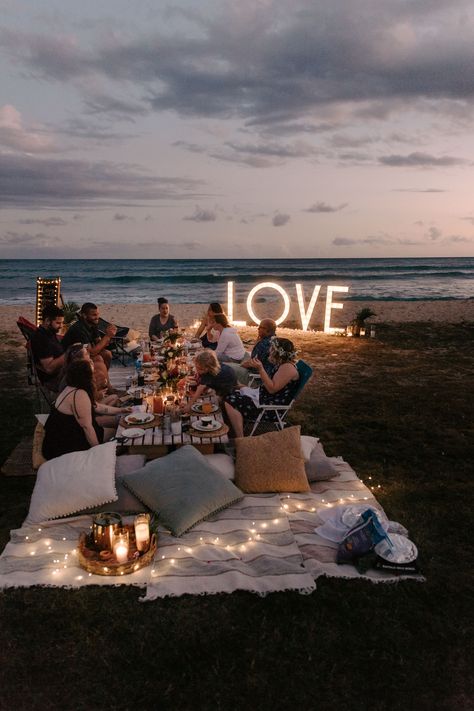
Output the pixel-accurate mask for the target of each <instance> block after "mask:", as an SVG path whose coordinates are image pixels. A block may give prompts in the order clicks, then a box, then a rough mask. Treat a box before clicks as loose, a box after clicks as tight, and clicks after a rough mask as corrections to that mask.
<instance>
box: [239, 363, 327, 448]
mask: <svg viewBox="0 0 474 711" xmlns="http://www.w3.org/2000/svg"><path fill="white" fill-rule="evenodd" d="M296 369H297V371H298V373H299V376H300V377H299V380H298V385H297V388H296V390H295V394H294V395H293V399H292V401H291V402H290V403H289V404H288V405H259V407H258V409H259V410H260V412H259V414H258V417H257V419H256V420H255V422H254V424H253V428H252V431H251V432H250V435H249V436H250V437H251V436H252V435H253V433H254V432H255V430H256V429H257V427H258V426H259V425H260V423H261V421H262V418H263V416H264V415H265V413H266V412H274V413H275V416H276V419H275V420H274V421H272V423H271V424H274V425H275V427H276V429H277V430H283V429H284V428H285V425H286V422H285V419H286V416H287V414H288V412H289V411H290V410H291V408H292V407H293V404H294V402H295V400H296V399H297V398H298V396H299V395H300V394H301V392H302V390H303V388H304V387H305V385H306V384H307V383H308V382H309V380H310V379H311V377H312V375H313V369H312V368H311V366H310V365H308V363H306V362H305V361H304V360H299V361H298V362H297V363H296ZM263 422H266V420H263ZM268 424H270V422H269V423H268Z"/></svg>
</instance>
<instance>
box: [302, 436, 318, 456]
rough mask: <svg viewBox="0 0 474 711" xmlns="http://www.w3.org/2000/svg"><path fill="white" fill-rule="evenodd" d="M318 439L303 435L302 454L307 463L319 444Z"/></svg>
mask: <svg viewBox="0 0 474 711" xmlns="http://www.w3.org/2000/svg"><path fill="white" fill-rule="evenodd" d="M318 442H319V439H318V437H310V436H309V435H301V454H302V456H303V459H304V460H305V461H306V462H307V461H308V459H310V457H311V452H312V451H313V449H314V448H315V447H316V445H317V444H318Z"/></svg>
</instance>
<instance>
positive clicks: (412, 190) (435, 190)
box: [393, 188, 448, 193]
mask: <svg viewBox="0 0 474 711" xmlns="http://www.w3.org/2000/svg"><path fill="white" fill-rule="evenodd" d="M393 192H394V193H446V192H448V191H447V190H440V189H439V188H394V189H393Z"/></svg>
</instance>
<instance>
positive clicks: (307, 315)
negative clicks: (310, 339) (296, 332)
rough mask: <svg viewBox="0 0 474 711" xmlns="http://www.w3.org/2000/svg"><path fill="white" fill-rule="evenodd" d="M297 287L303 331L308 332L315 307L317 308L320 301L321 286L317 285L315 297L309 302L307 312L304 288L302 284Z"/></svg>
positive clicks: (314, 290)
mask: <svg viewBox="0 0 474 711" xmlns="http://www.w3.org/2000/svg"><path fill="white" fill-rule="evenodd" d="M295 286H296V295H297V297H298V306H299V307H300V316H301V328H302V329H303V331H307V330H308V324H309V322H310V320H311V316H312V315H313V311H314V307H315V306H316V301H317V300H318V296H319V290H320V289H321V284H316V286H315V287H314V289H313V295H312V297H311V301H310V302H309V306H308V310H307V311H305V307H304V294H303V287H302V286H301V284H295Z"/></svg>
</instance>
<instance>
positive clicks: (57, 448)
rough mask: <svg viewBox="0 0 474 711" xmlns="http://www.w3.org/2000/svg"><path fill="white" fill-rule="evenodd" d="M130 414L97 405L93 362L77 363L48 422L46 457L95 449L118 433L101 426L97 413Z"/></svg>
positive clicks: (69, 371) (45, 442) (125, 410)
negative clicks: (97, 419)
mask: <svg viewBox="0 0 474 711" xmlns="http://www.w3.org/2000/svg"><path fill="white" fill-rule="evenodd" d="M129 411H130V410H129V408H119V407H111V406H110V405H102V404H97V402H96V398H95V389H94V376H93V364H92V362H91V361H90V360H84V359H80V360H73V361H72V363H71V364H70V366H69V368H68V370H67V372H66V387H65V388H64V390H63V391H62V393H61V394H60V395H59V396H58V398H57V399H56V402H55V403H54V404H53V405H52V406H51V413H50V415H49V417H48V419H47V420H46V424H45V428H44V429H45V436H44V440H43V456H44V457H45V458H46V459H53V457H60V456H61V455H62V454H68V453H69V452H79V451H81V450H84V449H89V448H90V447H95V446H96V445H98V444H100V443H101V442H104V441H106V440H107V439H110V437H111V436H112V435H113V434H114V430H113V429H111V430H104V428H103V427H101V426H100V425H99V424H98V423H97V421H96V417H95V413H96V412H97V413H100V414H104V415H115V414H118V413H122V412H129Z"/></svg>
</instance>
